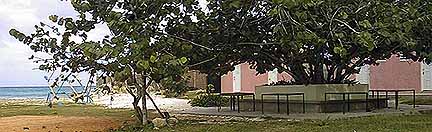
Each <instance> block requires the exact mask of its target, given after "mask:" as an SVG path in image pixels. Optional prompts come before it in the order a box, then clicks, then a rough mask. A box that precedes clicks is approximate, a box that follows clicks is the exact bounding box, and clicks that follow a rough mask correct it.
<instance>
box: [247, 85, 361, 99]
mask: <svg viewBox="0 0 432 132" xmlns="http://www.w3.org/2000/svg"><path fill="white" fill-rule="evenodd" d="M367 91H368V85H363V84H356V85H348V84H313V85H307V86H305V85H277V86H257V87H255V95H256V99H257V100H261V94H262V93H298V92H300V93H304V96H305V101H306V102H322V101H324V100H325V99H324V95H325V93H335V92H367ZM264 99H265V100H268V99H270V100H274V99H276V96H265V97H264ZM280 99H281V100H285V99H286V97H284V96H280ZM289 99H290V100H301V99H302V98H301V96H290V97H289ZM350 99H365V95H351V96H350ZM327 100H342V95H327Z"/></svg>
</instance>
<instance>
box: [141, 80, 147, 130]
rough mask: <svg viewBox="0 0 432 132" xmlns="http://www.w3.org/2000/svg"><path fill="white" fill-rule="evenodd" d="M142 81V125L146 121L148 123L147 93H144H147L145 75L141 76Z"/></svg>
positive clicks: (145, 123)
mask: <svg viewBox="0 0 432 132" xmlns="http://www.w3.org/2000/svg"><path fill="white" fill-rule="evenodd" d="M143 79H144V80H143V82H144V87H142V88H141V90H142V91H141V93H140V94H141V96H142V99H141V105H142V106H141V107H142V113H143V116H142V120H143V122H142V124H143V125H147V123H148V120H147V119H148V111H147V98H146V97H147V95H146V94H145V93H147V91H146V90H147V85H148V84H147V78H146V77H143Z"/></svg>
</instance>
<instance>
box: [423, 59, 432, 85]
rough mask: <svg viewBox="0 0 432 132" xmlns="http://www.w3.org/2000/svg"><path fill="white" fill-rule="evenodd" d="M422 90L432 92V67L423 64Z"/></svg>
mask: <svg viewBox="0 0 432 132" xmlns="http://www.w3.org/2000/svg"><path fill="white" fill-rule="evenodd" d="M422 90H432V65H427V64H424V63H422Z"/></svg>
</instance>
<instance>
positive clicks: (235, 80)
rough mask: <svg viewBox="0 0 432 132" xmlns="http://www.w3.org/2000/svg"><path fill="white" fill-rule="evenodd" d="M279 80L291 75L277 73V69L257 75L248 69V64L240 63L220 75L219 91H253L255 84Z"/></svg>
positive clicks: (288, 77) (286, 78)
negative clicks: (232, 69) (233, 68)
mask: <svg viewBox="0 0 432 132" xmlns="http://www.w3.org/2000/svg"><path fill="white" fill-rule="evenodd" d="M281 80H291V76H289V75H288V74H286V73H278V72H277V70H274V71H271V72H267V73H265V74H259V75H257V72H256V71H255V70H254V69H250V67H249V65H248V64H240V65H237V66H236V67H235V70H234V71H232V72H229V73H228V74H226V75H223V76H222V78H221V91H222V93H232V92H245V93H253V92H255V86H260V85H265V84H270V83H272V82H277V81H281Z"/></svg>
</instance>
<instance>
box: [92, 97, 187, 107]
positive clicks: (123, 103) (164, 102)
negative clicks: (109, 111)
mask: <svg viewBox="0 0 432 132" xmlns="http://www.w3.org/2000/svg"><path fill="white" fill-rule="evenodd" d="M111 96H112V97H113V98H114V100H113V101H111ZM151 97H152V98H153V100H154V101H155V103H156V105H157V106H158V107H159V108H160V109H162V110H166V111H173V110H177V111H178V110H180V111H181V110H185V109H188V108H192V106H191V105H190V104H188V102H189V100H187V99H177V98H164V97H163V96H161V95H154V94H153V95H151ZM93 100H94V103H95V104H97V105H103V106H106V107H107V108H133V106H132V102H133V97H132V96H131V95H129V94H114V95H106V96H101V97H94V98H93ZM139 104H140V106H141V103H139ZM147 108H149V109H155V107H154V105H153V104H152V103H151V101H150V99H147Z"/></svg>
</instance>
